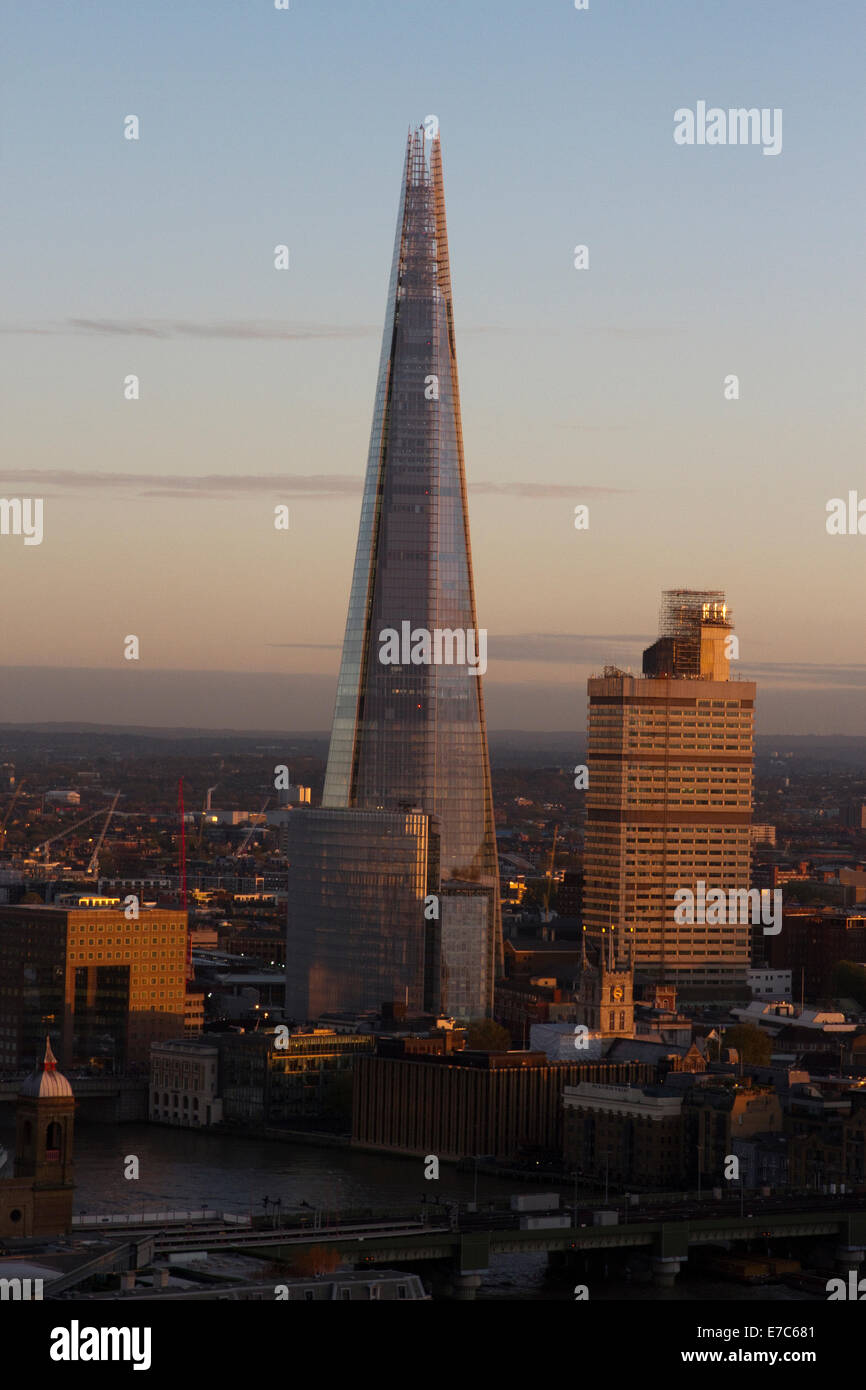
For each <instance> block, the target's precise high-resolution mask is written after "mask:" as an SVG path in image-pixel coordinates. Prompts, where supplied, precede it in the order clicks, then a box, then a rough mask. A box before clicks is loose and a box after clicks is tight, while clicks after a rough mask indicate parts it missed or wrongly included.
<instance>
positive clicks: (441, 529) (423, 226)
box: [287, 129, 501, 1015]
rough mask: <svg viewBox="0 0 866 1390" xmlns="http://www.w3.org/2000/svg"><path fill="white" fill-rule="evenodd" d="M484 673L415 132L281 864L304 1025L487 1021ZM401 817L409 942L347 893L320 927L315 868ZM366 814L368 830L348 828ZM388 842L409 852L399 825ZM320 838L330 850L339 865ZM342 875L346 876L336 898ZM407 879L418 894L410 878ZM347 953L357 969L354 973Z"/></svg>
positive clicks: (493, 968)
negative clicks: (306, 985) (409, 832)
mask: <svg viewBox="0 0 866 1390" xmlns="http://www.w3.org/2000/svg"><path fill="white" fill-rule="evenodd" d="M485 664H486V633H484V632H483V630H482V631H479V629H478V627H477V622H476V613H475V594H474V588H473V580H472V561H471V551H470V545H469V526H468V516H467V507H466V480H465V474H464V463H463V438H462V431H461V423H460V398H459V392H458V386H457V362H456V355H455V343H454V319H453V309H452V298H451V279H450V273H449V264H448V239H447V232H446V225H445V204H444V198H443V189H442V160H441V152H440V145H439V139H438V136H433V138H429V137H428V135H427V134H426V133H425V130H424V129H419V130H417V131H413V132H411V133H410V136H409V142H408V148H407V153H406V163H405V168H404V174H403V182H402V192H401V198H400V207H399V213H398V218H397V236H396V244H395V248H394V260H393V265H392V270H391V280H390V287H389V293H388V305H387V313H386V319H385V331H384V337H383V342H382V353H381V358H380V364H379V374H378V382H377V388H376V399H375V406H374V412H373V427H372V434H371V439H370V450H369V456H368V463H367V473H366V480H365V485H364V496H363V503H362V508H361V521H360V528H359V533H358V544H357V550H356V555H355V567H354V574H353V579H352V589H351V597H350V600H349V613H348V619H347V623H346V633H345V638H344V642H343V655H342V663H341V668H340V676H339V684H338V687H337V699H336V708H335V712H334V721H333V728H332V733H331V744H330V752H329V757H328V766H327V774H326V778H325V788H324V794H323V799H322V807H323V809H322V810H321V811H318V812H315V811H314V812H311V813H308V814H306V815H305V814H303V813H302V814H301V815H300V816H299V817H295V816H293V817H292V821H293V822H294V829H293V835H292V842H293V843H292V842H290V853H289V857H290V862H291V863H292V864H293V869H294V871H295V886H296V888H297V890H298V892H300V893H301V895H302V897H303V900H304V903H305V907H304V908H302V907H301V905H300V904H299V905H298V906H297V908H296V910H295V912H294V914H293V913H292V910H291V907H290V922H289V957H290V963H289V966H288V970H289V973H290V974H291V973H292V971H294V974H295V977H296V978H297V979H298V983H300V975H302V974H304V973H306V975H307V977H308V979H309V980H311V981H314V980H316V979H318V980H319V982H320V986H321V987H320V988H317V987H316V986H315V985H314V984H311V986H310V993H309V1003H308V1011H309V1012H310V1014H311V1015H312V1013H313V1011H314V1005H315V1004H316V1003H318V1004H321V1003H322V1002H323V1001H327V1006H328V1007H330V1008H333V1007H335V1005H336V1001H337V999H338V998H339V999H341V1000H342V999H345V998H346V996H347V994H352V995H353V1000H354V1002H353V1003H352V1004H349V1003H348V1001H347V1002H346V1003H345V1004H344V1007H359V1006H361V1001H362V999H364V998H366V996H367V994H369V992H370V991H371V990H372V991H373V992H374V993H375V992H378V996H379V997H381V1002H386V1001H388V1000H395V1001H398V1002H399V1001H400V1000H403V1001H404V1002H405V1003H406V1004H407V1005H408V1006H409V1007H411V1006H412V1005H413V1004H415V1005H417V1006H422V1005H423V1006H424V1007H428V1008H433V1009H445V1010H450V1011H451V1012H454V1011H455V1010H456V1011H457V1012H461V1011H462V1012H463V1013H466V1012H472V1013H475V1014H477V1013H489V1012H490V1005H491V1001H492V990H493V979H494V976H495V974H496V973H497V972H498V968H499V965H500V958H501V929H500V907H499V885H498V873H497V858H496V841H495V833H494V823H493V802H492V796H491V787H490V770H489V761H488V752H487V732H486V724H485V718H484V700H483V692H482V683H481V673H482V672H483V669H484V666H485ZM410 811H411V812H413V813H417V812H421V813H423V816H424V818H425V831H424V835H423V840H424V847H423V850H422V849H421V848H419V849H418V853H419V854H422V856H423V858H424V860H425V864H426V870H425V872H426V884H425V887H426V891H425V893H424V894H423V899H424V901H423V902H422V903H421V904H420V909H421V910H419V912H418V914H417V915H418V921H417V932H416V931H415V929H414V927H413V926H412V925H411V924H410V921H409V918H410V917H411V916H412V913H414V908H413V909H412V910H411V912H409V913H408V915H407V918H406V921H405V922H404V924H403V926H402V927H401V926H399V925H398V924H397V923H396V919H395V914H394V910H393V902H392V904H391V908H390V916H391V919H392V921H394V922H395V926H394V931H393V932H392V931H391V922H389V920H387V919H386V915H385V913H384V912H383V913H381V914H380V916H379V920H378V922H375V923H374V922H371V921H370V920H369V918H367V917H365V920H364V921H363V922H362V921H361V920H360V919H359V918H357V917H355V918H354V919H353V920H351V921H349V920H346V918H345V914H346V913H348V914H349V917H351V915H352V903H351V892H350V891H349V890H348V888H347V894H348V896H347V900H346V903H345V905H344V907H342V908H340V909H339V911H338V912H337V916H339V917H340V918H341V920H342V921H343V926H344V927H345V930H344V931H342V932H341V930H340V929H339V928H337V924H336V922H335V920H334V910H335V904H334V902H333V901H332V903H331V915H330V917H329V918H325V917H321V919H319V918H318V917H317V908H316V903H315V885H314V883H313V881H312V876H313V875H315V874H317V873H320V874H325V875H327V873H328V867H327V865H328V864H330V866H331V869H332V871H334V872H335V873H336V875H337V876H339V874H340V872H341V871H342V868H344V867H347V862H348V861H347V859H346V847H347V845H348V843H349V841H351V840H352V835H353V832H352V827H353V825H356V826H357V833H358V835H359V836H361V838H363V835H364V833H365V830H364V827H365V826H367V827H370V826H373V825H374V824H376V825H380V826H381V825H385V824H386V823H387V821H388V816H389V815H391V816H400V815H402V816H403V817H404V818H405V816H406V814H407V813H408V812H410ZM352 812H354V813H356V816H355V818H353V817H352V815H351V813H352ZM374 812H375V813H378V819H377V818H376V817H371V816H370V815H369V814H368V815H358V814H357V813H374ZM382 813H386V814H385V817H384V819H382ZM329 815H330V825H331V828H330V829H329V828H328V817H329ZM304 821H306V822H307V826H306V829H305V828H304V824H303V822H304ZM317 822H318V823H317ZM413 823H414V822H413ZM337 826H339V830H337V828H336V827H337ZM392 828H393V833H394V834H395V835H396V836H397V838H398V840H399V841H400V843H401V844H403V845H404V847H405V826H404V825H403V823H402V822H401V823H400V825H397V822H396V821H395V823H394V827H392ZM377 833H378V832H377ZM323 836H324V838H325V839H330V840H333V839H334V837H336V840H337V841H338V842H339V844H340V845H341V846H342V847H343V848H342V849H341V850H340V851H339V853H340V854H342V855H343V859H342V860H341V861H340V863H337V862H336V858H335V852H334V850H333V849H331V850H330V851H327V850H326V847H325V846H324V845H323V844H322V843H321V841H322V837H323ZM299 837H301V838H299ZM302 840H304V841H305V842H306V845H307V847H308V849H307V852H306V853H305V849H304V843H302ZM313 840H316V844H317V848H316V849H315V852H313V853H310V852H309V846H310V845H311V843H312V841H313ZM417 843H418V845H419V846H420V842H417ZM356 848H357V843H356ZM293 851H294V859H293V858H292V853H293ZM382 857H383V856H382V855H381V854H377V855H374V856H373V858H374V859H375V860H376V862H381V861H382ZM349 858H351V855H349ZM384 858H385V860H387V854H385V856H384ZM290 872H291V871H290ZM354 874H355V870H354V869H352V870H351V871H349V872H348V880H349V881H351V880H352V879H353V875H354ZM368 877H369V876H368ZM410 877H411V878H412V881H413V883H414V882H415V879H416V878H417V875H416V874H413V875H410ZM383 886H384V885H383ZM322 888H323V891H325V886H324V885H322ZM375 888H376V885H375V882H373V883H371V882H369V881H367V882H366V883H365V885H364V894H365V895H366V897H367V898H368V899H369V898H370V896H371V890H372V897H373V899H375ZM392 889H393V884H390V886H389V891H391V890H392ZM412 892H413V893H417V886H416V887H414V888H413V889H412ZM362 896H363V895H362ZM386 896H387V894H386ZM291 898H292V892H291V887H290V902H291ZM425 903H426V907H425V905H424V904H425ZM383 908H384V899H383ZM304 912H306V922H305V921H304V920H303V918H304ZM396 917H397V918H399V914H396ZM293 921H294V928H295V930H294V932H293ZM335 928H337V929H336V931H335ZM341 936H342V942H343V946H344V948H345V950H344V962H341V961H340V960H338V952H339V951H340V949H341V943H340V938H341ZM293 937H294V948H295V950H296V955H297V959H296V962H295V965H294V967H293V966H292V964H291V957H292V950H293ZM371 937H373V938H375V939H370V938H371ZM359 943H360V945H359ZM359 949H362V954H364V955H365V958H366V959H367V965H366V966H365V965H364V963H363V962H359V961H357V960H355V959H354V957H355V954H356V952H357V950H359ZM344 964H345V967H346V969H347V970H348V972H349V973H348V975H347V974H346V973H345V971H344ZM365 969H367V970H368V971H369V985H368V986H367V987H364V988H362V987H361V986H359V985H358V984H357V980H358V976H359V972H360V973H363V972H364V970H365ZM392 971H393V987H389V988H388V989H387V991H386V986H387V985H388V980H389V972H392ZM339 980H343V983H342V984H340V983H339ZM353 982H354V983H353ZM365 988H366V994H365ZM353 991H354V993H353ZM302 997H303V992H302V991H301V992H300V994H299V992H298V991H295V993H294V995H292V994H291V993H290V994H289V995H288V996H287V998H288V999H292V998H294V1001H295V1011H296V1012H297V1011H298V1009H299V1008H300V1007H301V1005H300V1000H301V998H302ZM370 1002H371V1003H374V1002H376V1001H375V1000H372V999H371V1000H370Z"/></svg>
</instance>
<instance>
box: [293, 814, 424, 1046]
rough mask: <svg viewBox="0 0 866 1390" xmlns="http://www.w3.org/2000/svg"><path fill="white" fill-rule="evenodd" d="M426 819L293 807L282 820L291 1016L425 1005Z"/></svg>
mask: <svg viewBox="0 0 866 1390" xmlns="http://www.w3.org/2000/svg"><path fill="white" fill-rule="evenodd" d="M427 856H428V820H427V817H426V816H425V815H424V814H423V813H422V812H420V811H403V812H400V811H355V810H321V811H318V810H316V811H312V810H311V811H298V812H296V813H294V814H293V815H292V817H291V819H290V821H289V825H288V859H289V864H290V871H289V908H288V933H287V946H286V1011H287V1013H288V1014H289V1015H290V1016H291V1017H293V1018H294V1019H296V1020H304V1019H308V1018H318V1017H319V1015H320V1014H323V1013H326V1012H330V1011H332V1010H333V1011H335V1012H363V1011H364V1010H365V1009H378V1008H380V1007H381V1006H382V1004H386V1003H398V1004H403V1005H405V1006H406V1008H407V1009H408V1010H409V1012H410V1013H414V1014H418V1013H420V1012H421V1011H422V1009H423V1007H424V937H425V919H424V898H425V895H426V892H427V870H428V862H427Z"/></svg>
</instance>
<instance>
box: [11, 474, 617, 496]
mask: <svg viewBox="0 0 866 1390" xmlns="http://www.w3.org/2000/svg"><path fill="white" fill-rule="evenodd" d="M7 484H12V485H14V486H15V487H16V488H21V487H24V488H28V489H30V490H31V491H33V492H35V493H36V494H37V495H43V494H44V491H45V489H46V488H49V487H62V488H68V489H70V490H71V491H73V492H83V491H93V490H98V491H101V492H106V491H112V490H118V491H124V490H126V491H128V490H132V491H135V492H137V493H138V495H139V496H140V497H177V496H184V497H190V498H198V499H201V500H203V501H204V500H207V499H209V498H210V499H213V498H218V497H220V496H226V495H229V494H235V493H243V492H249V493H267V494H269V495H272V496H278V495H279V496H285V495H288V494H290V495H294V496H300V497H354V496H356V495H357V494H358V493H359V492H360V491H361V488H362V486H363V478H362V477H361V476H360V475H359V474H353V473H322V474H295V473H206V474H198V475H195V474H192V475H191V474H186V475H184V474H180V473H107V472H106V473H102V472H96V471H77V470H75V469H62V468H24V469H15V468H2V469H0V486H6V485H7ZM575 489H577V492H579V494H580V496H581V497H593V496H606V495H608V494H615V493H619V492H624V491H628V490H629V489H622V488H605V487H592V486H584V485H582V484H581V485H578V484H571V483H496V482H478V483H473V484H471V485H470V488H469V491H470V492H472V493H477V494H480V495H482V496H501V497H528V498H545V497H568V498H571V497H573V496H574V495H575Z"/></svg>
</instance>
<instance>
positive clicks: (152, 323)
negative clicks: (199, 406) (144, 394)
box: [0, 318, 382, 342]
mask: <svg viewBox="0 0 866 1390" xmlns="http://www.w3.org/2000/svg"><path fill="white" fill-rule="evenodd" d="M381 331H382V330H381V326H378V325H376V324H371V323H359V324H326V323H279V322H274V321H273V320H268V319H226V320H223V321H221V322H220V321H214V322H210V323H206V322H203V323H194V322H190V321H189V320H187V319H78V318H74V319H62V320H61V321H60V322H58V323H44V324H0V333H8V334H27V335H33V336H37V337H56V336H57V335H59V334H70V333H73V334H84V335H87V336H89V337H123V338H225V339H235V340H238V339H240V340H244V339H255V340H259V341H265V342H267V341H280V342H297V341H300V342H304V341H308V340H311V339H315V338H366V337H369V336H370V335H371V334H374V333H380V332H381Z"/></svg>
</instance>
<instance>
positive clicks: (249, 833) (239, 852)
mask: <svg viewBox="0 0 866 1390" xmlns="http://www.w3.org/2000/svg"><path fill="white" fill-rule="evenodd" d="M270 801H271V798H270V797H269V796H267V797H265V800H264V801H263V802H262V809H261V810H260V811H259V816H263V815H264V814H265V811H266V810H267V808H268V806H269V805H270ZM258 828H259V826H258V816H257V817H256V819H255V820H254V821H253V823H252V825H251V826H250V828H249V830H248V831H247V833H246V835H245V836H244V838H243V841H242V842H241V845H240V848H239V849H238V850H237V852H236V853H235V859H240V857H241V855H242V854H243V852H244V850H245V849H246V847H247V845H248V844H249V842H250V840H251V839H252V838H253V835H254V834H255V832H256V831H257V830H258Z"/></svg>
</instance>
